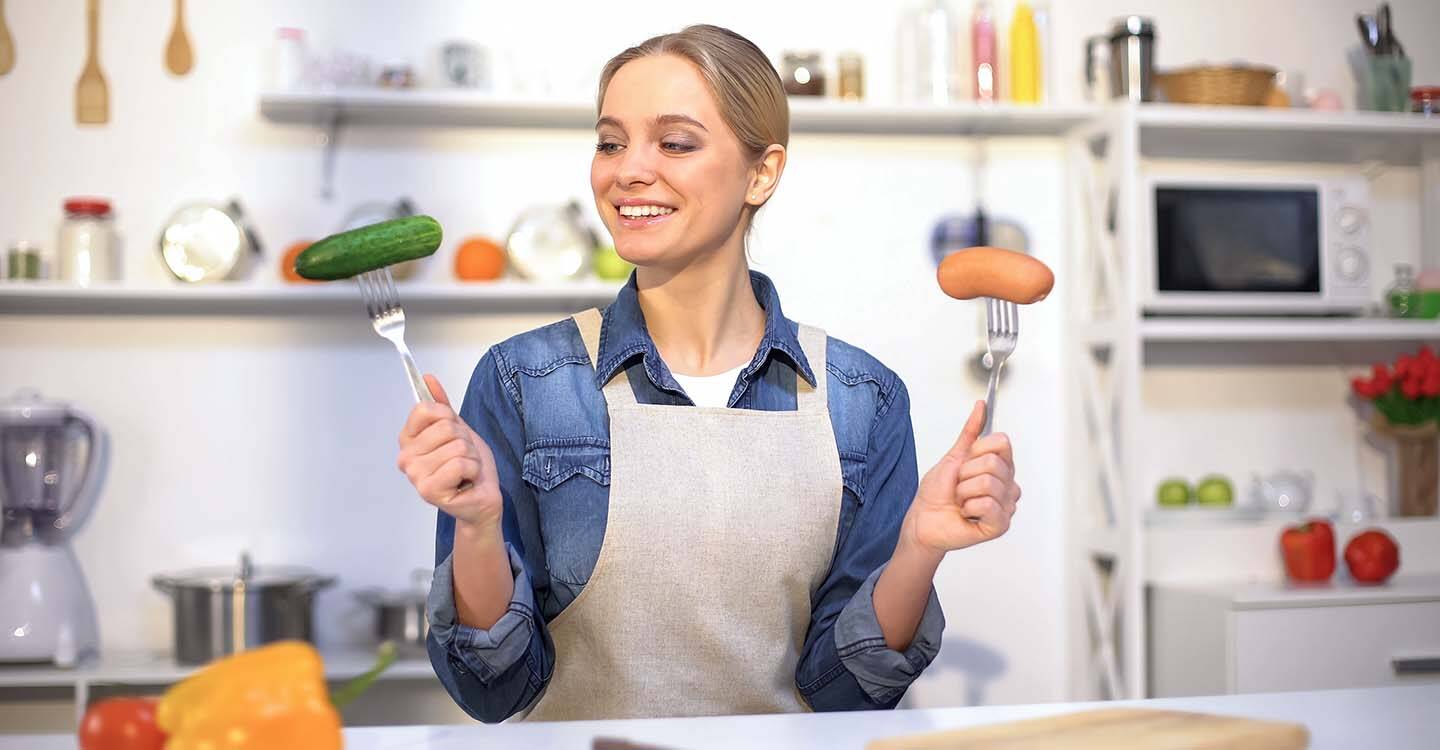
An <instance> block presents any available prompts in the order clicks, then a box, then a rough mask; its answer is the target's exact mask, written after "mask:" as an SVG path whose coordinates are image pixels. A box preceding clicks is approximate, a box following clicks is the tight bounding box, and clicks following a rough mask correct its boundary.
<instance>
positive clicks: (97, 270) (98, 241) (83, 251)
mask: <svg viewBox="0 0 1440 750" xmlns="http://www.w3.org/2000/svg"><path fill="white" fill-rule="evenodd" d="M116 250H117V247H116V242H115V222H114V217H113V215H112V214H111V213H110V201H107V200H105V199H103V198H70V199H67V200H66V201H65V220H64V221H62V222H60V238H59V241H58V242H57V243H56V244H55V255H56V257H57V260H58V261H59V266H60V275H59V278H60V279H62V280H65V281H73V282H75V283H76V284H79V285H80V286H90V285H91V284H92V283H94V282H97V281H115V280H118V279H119V278H120V273H119V271H120V264H119V263H118V262H117V259H116V258H115V253H116Z"/></svg>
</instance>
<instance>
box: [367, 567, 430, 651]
mask: <svg viewBox="0 0 1440 750" xmlns="http://www.w3.org/2000/svg"><path fill="white" fill-rule="evenodd" d="M431 574H432V573H431V571H428V570H417V571H415V572H414V574H413V575H412V576H411V580H412V584H411V588H409V589H402V590H399V591H387V590H384V589H379V588H369V589H361V590H359V591H356V592H355V598H356V599H359V600H360V601H361V602H364V603H365V604H366V605H368V606H369V607H370V608H371V610H372V611H373V613H374V618H375V620H374V621H375V639H376V640H377V641H379V642H382V643H383V642H385V641H393V642H394V643H395V645H396V646H397V647H398V648H400V649H401V651H403V652H405V653H407V654H409V655H418V654H423V653H425V639H426V637H428V636H429V635H430V621H429V620H428V619H427V618H426V617H425V602H426V600H427V599H428V598H429V587H430V576H431Z"/></svg>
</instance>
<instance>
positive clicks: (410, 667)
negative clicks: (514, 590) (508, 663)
mask: <svg viewBox="0 0 1440 750" xmlns="http://www.w3.org/2000/svg"><path fill="white" fill-rule="evenodd" d="M321 656H322V658H323V659H324V661H325V679H327V680H330V681H332V682H336V681H345V680H349V679H352V678H354V677H358V676H359V675H361V674H364V673H365V672H366V671H367V670H369V669H370V668H371V667H372V666H374V665H375V651H374V650H363V649H349V650H338V651H333V652H327V653H322V654H321ZM199 668H200V667H198V666H185V665H181V664H177V663H175V661H174V660H173V659H171V658H170V656H169V655H167V654H159V653H153V652H121V653H116V654H105V655H102V656H101V658H100V659H99V660H97V661H95V662H93V663H90V664H85V665H81V666H77V667H75V668H73V669H62V668H60V667H55V666H43V665H41V666H10V665H0V687H4V688H54V687H78V686H80V685H82V684H83V685H136V686H142V685H143V686H166V685H172V684H174V683H176V682H179V681H180V680H182V679H184V678H185V677H186V676H188V675H190V674H192V673H194V672H195V671H196V670H197V669H199ZM380 679H382V680H432V679H436V677H435V670H434V668H433V667H431V666H430V661H429V660H428V659H426V658H424V657H423V656H414V655H402V656H401V657H400V658H399V659H396V660H395V663H393V664H391V665H390V666H389V668H387V669H386V670H385V671H384V672H382V673H381V674H380Z"/></svg>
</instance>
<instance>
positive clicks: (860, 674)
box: [428, 272, 945, 722]
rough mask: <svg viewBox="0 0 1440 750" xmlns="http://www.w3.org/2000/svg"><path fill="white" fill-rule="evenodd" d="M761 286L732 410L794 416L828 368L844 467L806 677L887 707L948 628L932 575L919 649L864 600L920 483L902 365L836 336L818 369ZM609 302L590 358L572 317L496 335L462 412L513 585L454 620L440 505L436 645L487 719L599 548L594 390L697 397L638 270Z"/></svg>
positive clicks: (440, 669)
mask: <svg viewBox="0 0 1440 750" xmlns="http://www.w3.org/2000/svg"><path fill="white" fill-rule="evenodd" d="M751 284H752V286H753V288H754V292H755V297H756V300H757V301H758V302H759V303H760V305H761V306H762V307H763V308H764V310H765V334H764V337H763V338H762V339H761V341H760V346H759V349H758V350H757V351H756V353H755V357H754V359H752V360H751V362H750V364H749V365H747V366H746V367H745V368H743V369H742V370H741V372H740V376H739V377H738V378H737V379H736V383H735V387H734V390H732V391H731V393H730V399H729V404H728V406H729V408H734V409H757V410H765V411H794V410H795V408H796V397H795V393H796V378H804V379H805V380H806V381H808V382H809V383H810V384H811V385H812V386H813V385H815V384H816V380H815V378H816V377H826V378H829V384H828V393H829V397H828V406H829V411H830V419H831V423H832V425H833V427H834V432H835V440H836V444H837V446H836V447H837V450H838V451H839V457H840V466H841V472H842V474H843V476H842V481H843V488H844V489H843V490H842V493H841V495H842V496H841V497H840V498H839V501H840V503H841V512H840V524H839V529H838V532H837V534H836V539H835V549H834V555H833V559H832V562H831V567H830V570H829V572H828V573H827V575H826V576H825V578H824V580H823V581H822V583H821V585H820V587H819V588H818V589H817V590H816V592H815V593H814V595H813V597H812V600H811V614H810V626H809V629H808V632H807V634H806V637H805V643H804V647H803V649H802V651H801V654H800V659H799V663H798V665H797V667H796V670H795V684H796V687H797V688H798V690H799V692H800V695H801V696H802V697H803V698H804V700H805V701H806V702H807V703H808V704H809V705H810V707H811V708H813V709H814V710H816V711H836V710H858V709H878V708H893V707H894V706H895V705H896V704H897V703H899V701H900V698H901V697H902V696H903V695H904V693H905V690H906V689H907V688H908V687H909V685H910V683H911V682H913V681H914V680H915V678H916V677H918V676H919V675H920V673H921V672H922V671H923V670H924V669H925V668H926V667H927V666H929V664H930V662H931V660H933V659H934V658H935V654H936V653H937V652H938V651H939V649H940V639H941V635H942V632H943V630H944V627H945V619H944V615H943V614H942V612H941V611H940V604H939V601H938V600H937V599H936V596H935V591H934V588H933V587H932V588H931V591H930V598H929V601H928V603H927V604H926V608H925V612H924V615H923V616H922V618H921V621H920V625H919V627H918V629H917V632H916V633H915V637H914V639H913V641H912V642H911V645H910V646H909V647H908V648H907V649H906V650H905V651H904V652H898V651H895V650H893V649H891V648H889V647H888V646H886V644H885V639H884V636H883V634H882V632H881V630H880V625H879V623H878V622H877V620H876V616H875V607H874V603H873V602H872V593H873V591H874V587H875V581H876V580H877V579H878V578H879V575H880V571H881V570H882V569H883V568H884V566H885V564H886V562H887V561H888V560H889V559H890V554H891V552H892V551H893V550H894V548H895V544H896V540H897V539H898V537H899V531H900V523H901V520H902V519H903V518H904V515H905V512H906V510H907V509H908V508H909V506H910V502H911V500H912V499H913V498H914V496H915V490H916V486H917V483H918V479H917V472H916V465H915V435H914V430H913V428H912V427H911V423H910V400H909V396H908V394H907V392H906V389H905V385H904V383H902V382H901V380H900V378H899V377H898V376H896V374H895V373H894V372H892V371H890V370H889V369H888V368H886V367H885V366H884V365H882V364H880V362H878V361H877V360H875V358H873V357H871V356H870V355H868V354H866V353H865V352H863V351H861V350H860V349H858V348H856V347H854V346H851V345H849V344H846V343H845V342H843V341H839V340H837V339H834V338H829V339H828V340H827V341H826V358H827V363H826V368H825V369H826V372H823V373H816V372H813V371H812V370H811V369H810V364H809V362H807V361H806V358H805V354H804V352H803V351H802V350H801V348H800V342H799V339H798V327H797V326H796V324H795V322H793V321H791V320H788V319H787V318H785V316H784V314H783V313H782V312H781V309H780V298H779V296H778V295H777V294H776V292H775V288H774V285H773V284H772V283H771V281H770V279H769V278H767V277H766V276H765V275H763V274H760V273H756V272H751ZM603 312H604V323H603V325H602V328H601V334H600V345H599V353H598V357H597V358H598V360H599V362H598V363H597V364H596V366H594V367H593V368H592V366H591V363H590V357H589V356H588V355H587V354H586V351H585V345H584V343H583V341H582V340H581V338H580V332H579V329H578V328H577V326H576V325H575V322H574V321H573V320H571V319H569V318H567V319H565V320H562V321H559V322H557V323H553V324H551V325H548V326H544V327H542V328H538V329H535V330H532V331H528V332H526V333H523V334H520V335H518V336H515V337H513V338H511V339H509V340H507V341H504V342H502V343H500V344H497V345H495V346H494V347H492V348H491V349H490V350H489V351H488V352H487V353H486V354H485V356H484V357H483V358H481V360H480V362H479V364H478V365H477V366H476V368H475V371H474V374H473V375H472V376H471V379H470V384H469V387H468V389H467V390H466V392H465V398H464V401H463V403H462V405H461V407H460V417H461V418H462V419H464V420H465V421H466V423H468V424H469V425H470V427H471V428H472V429H474V430H475V432H476V433H477V434H478V435H479V436H480V437H481V438H482V439H483V440H484V441H485V442H486V444H487V445H489V446H490V449H491V452H492V453H493V454H494V456H495V465H496V470H497V473H498V474H499V482H500V490H501V493H502V494H503V495H504V520H503V533H504V538H505V542H506V546H507V548H508V552H509V555H510V567H511V571H512V573H513V574H514V576H515V586H514V592H515V593H514V595H513V596H512V598H511V601H510V604H509V607H508V609H507V611H506V612H505V614H504V615H502V616H501V617H500V619H499V620H497V621H496V622H495V624H494V625H493V626H491V627H490V628H489V629H488V630H481V629H477V628H472V627H469V626H466V625H463V624H460V623H459V622H457V621H456V614H455V601H454V591H453V588H452V582H453V578H452V569H451V560H450V553H451V550H452V549H453V546H454V534H455V520H454V519H453V518H452V517H450V516H448V515H447V514H445V513H444V512H440V513H439V515H438V521H437V524H436V531H435V561H436V569H435V576H434V580H433V582H432V586H431V595H430V605H429V619H430V626H431V629H430V636H429V640H428V649H429V654H430V661H431V663H432V664H433V665H434V667H435V672H436V674H437V675H438V676H439V677H440V681H441V683H443V684H444V686H445V688H446V690H447V691H448V692H449V693H450V695H451V696H452V697H453V698H454V699H455V701H456V703H458V704H459V705H460V707H461V708H463V709H464V710H465V711H466V712H467V713H468V714H470V715H471V716H472V717H474V718H476V719H478V720H480V721H485V722H498V721H502V720H504V719H506V718H508V717H509V716H511V715H513V714H515V713H516V712H519V711H522V710H524V709H525V708H527V707H529V706H530V705H531V704H532V703H533V702H534V701H535V699H536V698H537V697H538V696H539V695H540V693H541V692H542V691H543V689H544V687H545V684H546V681H547V680H549V678H550V675H551V673H552V672H553V670H554V666H555V648H554V645H553V643H552V642H551V640H550V635H549V632H548V630H547V623H549V622H550V621H551V620H553V619H554V618H555V616H556V615H558V614H560V612H561V610H563V609H565V607H566V606H567V605H569V604H570V602H572V601H574V599H575V597H576V595H577V594H579V593H580V590H581V589H582V588H584V586H585V583H586V581H587V580H589V577H590V573H591V571H592V570H593V569H594V567H595V561H596V560H597V558H598V557H599V554H600V545H601V541H602V540H603V538H604V534H605V522H606V515H607V508H608V501H609V484H610V451H609V445H610V442H609V434H610V431H609V418H608V413H607V411H606V408H605V400H604V397H603V396H602V394H601V388H602V387H603V386H604V384H605V383H607V382H608V381H609V380H610V379H611V378H612V377H614V376H615V374H616V373H617V372H619V371H620V370H621V369H624V370H625V372H626V373H627V376H628V378H629V381H630V383H631V387H632V389H633V390H634V392H635V398H636V400H637V401H638V402H639V403H642V404H666V405H691V406H693V402H691V400H690V398H689V397H688V396H686V394H685V391H684V389H682V388H681V386H680V385H679V384H678V383H677V382H676V381H675V378H674V376H673V375H672V374H671V373H670V369H669V368H668V367H667V366H666V364H665V362H664V361H663V360H662V359H661V358H660V354H659V351H658V350H657V349H656V347H655V343H654V341H653V340H652V339H651V338H650V334H649V332H648V330H647V329H646V327H645V319H644V316H643V314H642V312H641V309H640V304H639V299H638V297H637V294H636V286H635V277H634V276H633V275H632V276H631V278H630V282H629V283H628V284H626V286H625V287H624V288H623V289H621V291H620V293H619V295H618V296H617V297H616V299H615V301H614V302H613V303H612V304H611V305H610V306H609V307H607V308H606V309H605V310H604V311H603ZM758 507H761V506H757V508H758ZM757 512H763V510H757ZM746 574H747V575H763V571H750V572H747V573H746ZM655 606H656V607H663V606H665V603H664V602H663V601H657V602H656V603H655ZM635 616H636V617H644V616H645V614H644V613H643V612H636V613H635ZM709 679H715V680H723V679H725V675H722V674H717V675H711V676H709Z"/></svg>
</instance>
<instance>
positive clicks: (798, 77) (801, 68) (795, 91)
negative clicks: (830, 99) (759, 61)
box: [780, 52, 825, 96]
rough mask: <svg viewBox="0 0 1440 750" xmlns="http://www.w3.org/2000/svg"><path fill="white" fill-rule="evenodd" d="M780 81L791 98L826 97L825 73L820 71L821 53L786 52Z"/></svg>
mask: <svg viewBox="0 0 1440 750" xmlns="http://www.w3.org/2000/svg"><path fill="white" fill-rule="evenodd" d="M780 80H781V81H782V82H783V83H784V84H785V93H787V94H790V95H791V96H824V95H825V71H824V70H821V69H820V53H819V52H786V53H785V58H784V65H782V66H781V71H780Z"/></svg>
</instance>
